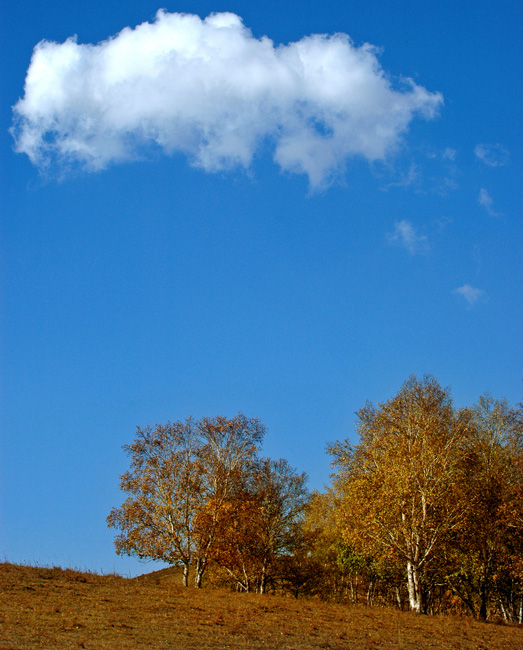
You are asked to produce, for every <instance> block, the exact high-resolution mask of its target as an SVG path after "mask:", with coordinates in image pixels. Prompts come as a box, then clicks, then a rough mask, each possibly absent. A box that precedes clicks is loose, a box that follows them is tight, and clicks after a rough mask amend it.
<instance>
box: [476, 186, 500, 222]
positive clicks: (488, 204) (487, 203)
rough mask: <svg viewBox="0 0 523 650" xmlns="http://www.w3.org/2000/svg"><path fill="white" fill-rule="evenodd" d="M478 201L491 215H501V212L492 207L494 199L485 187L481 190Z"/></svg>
mask: <svg viewBox="0 0 523 650" xmlns="http://www.w3.org/2000/svg"><path fill="white" fill-rule="evenodd" d="M478 203H479V204H480V205H481V207H482V208H485V210H486V211H487V213H488V214H489V215H490V216H491V217H499V216H501V215H500V213H499V212H496V211H495V210H494V208H493V207H492V206H493V205H494V200H493V199H492V197H491V196H490V194H489V193H488V192H487V190H486V189H485V188H484V187H482V188H481V189H480V191H479V196H478Z"/></svg>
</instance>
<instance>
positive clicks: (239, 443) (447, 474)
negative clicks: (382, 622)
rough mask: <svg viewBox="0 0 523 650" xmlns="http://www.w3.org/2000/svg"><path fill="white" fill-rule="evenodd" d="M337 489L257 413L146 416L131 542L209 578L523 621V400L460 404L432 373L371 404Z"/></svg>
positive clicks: (122, 516)
mask: <svg viewBox="0 0 523 650" xmlns="http://www.w3.org/2000/svg"><path fill="white" fill-rule="evenodd" d="M357 415H358V424H357V429H358V434H359V442H358V444H356V445H352V444H351V443H350V442H349V441H348V440H345V441H341V442H335V443H333V444H331V445H330V447H329V453H330V454H331V455H332V458H333V468H334V473H333V475H332V484H331V487H330V488H329V489H328V490H326V491H325V492H324V493H319V492H313V493H312V494H310V493H308V492H307V488H306V476H305V474H299V473H297V472H296V471H295V470H294V469H293V468H291V467H290V466H289V464H288V463H287V462H286V461H285V460H282V459H280V460H277V461H275V460H271V459H268V458H263V457H261V456H260V448H261V443H262V441H263V436H264V433H265V429H264V427H263V425H262V424H261V423H260V422H259V421H258V420H256V419H247V418H246V417H245V416H243V415H241V414H240V415H238V416H237V417H235V418H232V419H227V418H224V417H217V418H204V419H202V420H199V421H195V420H193V419H188V420H186V421H185V422H176V423H173V424H171V423H169V424H167V425H165V426H162V425H156V426H155V427H154V428H153V427H147V428H145V429H138V430H137V437H136V440H135V441H134V442H133V443H132V444H131V445H129V446H127V447H126V448H125V449H126V451H127V453H128V455H129V456H130V459H131V467H130V471H129V472H128V473H126V474H125V475H124V476H122V477H121V488H122V490H123V491H124V492H125V493H126V494H127V499H126V501H125V502H124V504H123V505H122V506H121V507H120V508H115V509H113V511H112V512H111V514H110V515H109V517H108V524H109V526H111V527H114V528H116V529H118V530H119V531H120V534H119V535H118V536H117V538H116V542H115V545H116V550H117V552H118V553H128V554H135V555H138V556H139V557H144V558H152V559H157V560H163V561H164V562H167V563H169V564H171V565H183V567H184V583H185V585H187V584H188V581H189V572H190V571H192V572H193V573H194V583H195V585H196V586H198V587H199V586H201V585H202V582H203V577H204V574H206V576H207V579H208V580H209V581H212V582H214V583H218V584H222V585H230V586H231V587H233V588H236V589H238V590H242V591H258V592H260V593H264V592H267V591H281V592H288V593H291V594H293V595H295V596H300V595H309V596H310V595H316V596H319V597H322V598H329V599H339V600H345V601H348V602H351V603H358V602H366V603H367V604H387V605H392V606H397V607H400V608H402V609H411V610H413V611H416V612H419V613H441V612H462V613H465V612H467V613H469V614H471V615H473V616H475V617H477V618H482V619H486V618H488V617H492V616H499V617H502V618H504V619H505V620H506V621H517V622H520V623H521V622H522V621H523V535H522V533H523V408H522V407H521V405H520V407H518V408H512V407H511V406H510V405H509V404H507V403H506V402H505V401H495V400H493V399H492V398H490V397H482V398H481V399H480V400H479V402H478V404H476V405H474V406H472V407H468V408H463V409H455V408H454V407H453V405H452V400H451V396H450V393H449V391H448V390H446V389H443V388H442V387H441V386H439V384H438V383H437V382H436V381H435V380H434V379H433V378H432V377H425V378H423V379H422V380H418V379H417V378H416V377H411V378H410V379H409V380H407V381H406V382H405V383H404V385H403V386H402V388H401V390H400V391H399V393H398V394H397V395H396V396H395V397H394V398H392V399H391V400H389V401H387V402H385V403H383V404H379V405H377V406H375V405H373V404H371V403H367V404H366V405H365V406H364V407H363V408H362V409H361V410H360V411H359V412H358V414H357Z"/></svg>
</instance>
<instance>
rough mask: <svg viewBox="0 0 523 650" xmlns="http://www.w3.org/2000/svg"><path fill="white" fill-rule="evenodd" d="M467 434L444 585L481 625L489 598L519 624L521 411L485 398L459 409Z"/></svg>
mask: <svg viewBox="0 0 523 650" xmlns="http://www.w3.org/2000/svg"><path fill="white" fill-rule="evenodd" d="M460 416H461V419H462V421H463V422H464V423H466V426H467V429H468V435H467V437H466V439H465V442H464V445H463V451H464V456H463V462H462V469H461V476H460V480H459V481H458V482H457V484H456V494H455V500H456V502H457V503H460V505H461V508H462V512H463V519H462V521H461V523H460V526H459V527H458V528H457V529H456V530H455V531H454V532H453V534H452V536H451V537H450V539H449V544H448V545H447V549H446V560H447V563H448V565H447V567H446V574H447V575H446V581H447V584H448V585H449V586H450V587H451V589H452V590H453V591H454V593H456V594H457V595H458V596H459V597H460V598H461V599H462V601H463V602H464V603H465V604H466V606H467V608H468V609H469V611H470V613H471V614H472V615H474V616H476V617H478V618H481V619H486V618H487V615H488V606H489V603H492V601H493V600H494V599H495V601H497V604H498V605H499V607H500V609H501V612H502V614H503V616H504V618H505V619H506V620H510V621H515V620H520V619H521V618H523V614H522V611H523V575H522V573H523V571H522V570H523V564H522V557H523V540H522V536H521V533H522V532H523V516H522V513H523V503H522V502H521V499H520V495H521V490H522V488H523V423H522V417H521V416H522V414H521V410H516V409H513V408H511V407H510V406H509V405H508V403H507V402H506V401H503V400H502V401H500V400H494V399H493V398H492V397H490V396H488V395H486V396H483V397H481V398H480V400H479V402H478V404H476V405H475V406H473V407H472V408H466V409H462V410H461V411H460Z"/></svg>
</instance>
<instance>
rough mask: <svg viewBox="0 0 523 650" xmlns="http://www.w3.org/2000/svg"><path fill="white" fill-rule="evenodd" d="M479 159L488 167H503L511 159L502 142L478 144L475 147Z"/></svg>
mask: <svg viewBox="0 0 523 650" xmlns="http://www.w3.org/2000/svg"><path fill="white" fill-rule="evenodd" d="M474 154H475V155H476V158H477V159H478V160H481V162H482V163H484V164H485V165H487V166H488V167H503V165H506V164H507V163H508V161H509V152H508V150H507V149H505V147H503V146H502V145H500V144H478V145H476V146H475V147H474Z"/></svg>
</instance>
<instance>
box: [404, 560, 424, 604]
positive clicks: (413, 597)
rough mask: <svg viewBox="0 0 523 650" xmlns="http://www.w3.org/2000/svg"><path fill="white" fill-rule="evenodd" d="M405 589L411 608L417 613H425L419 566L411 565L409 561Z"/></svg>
mask: <svg viewBox="0 0 523 650" xmlns="http://www.w3.org/2000/svg"><path fill="white" fill-rule="evenodd" d="M407 589H408V592H409V605H410V608H411V610H412V611H414V612H417V613H418V614H425V604H424V602H423V589H422V585H421V576H420V572H419V567H417V566H415V565H413V564H412V563H411V562H407Z"/></svg>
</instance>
